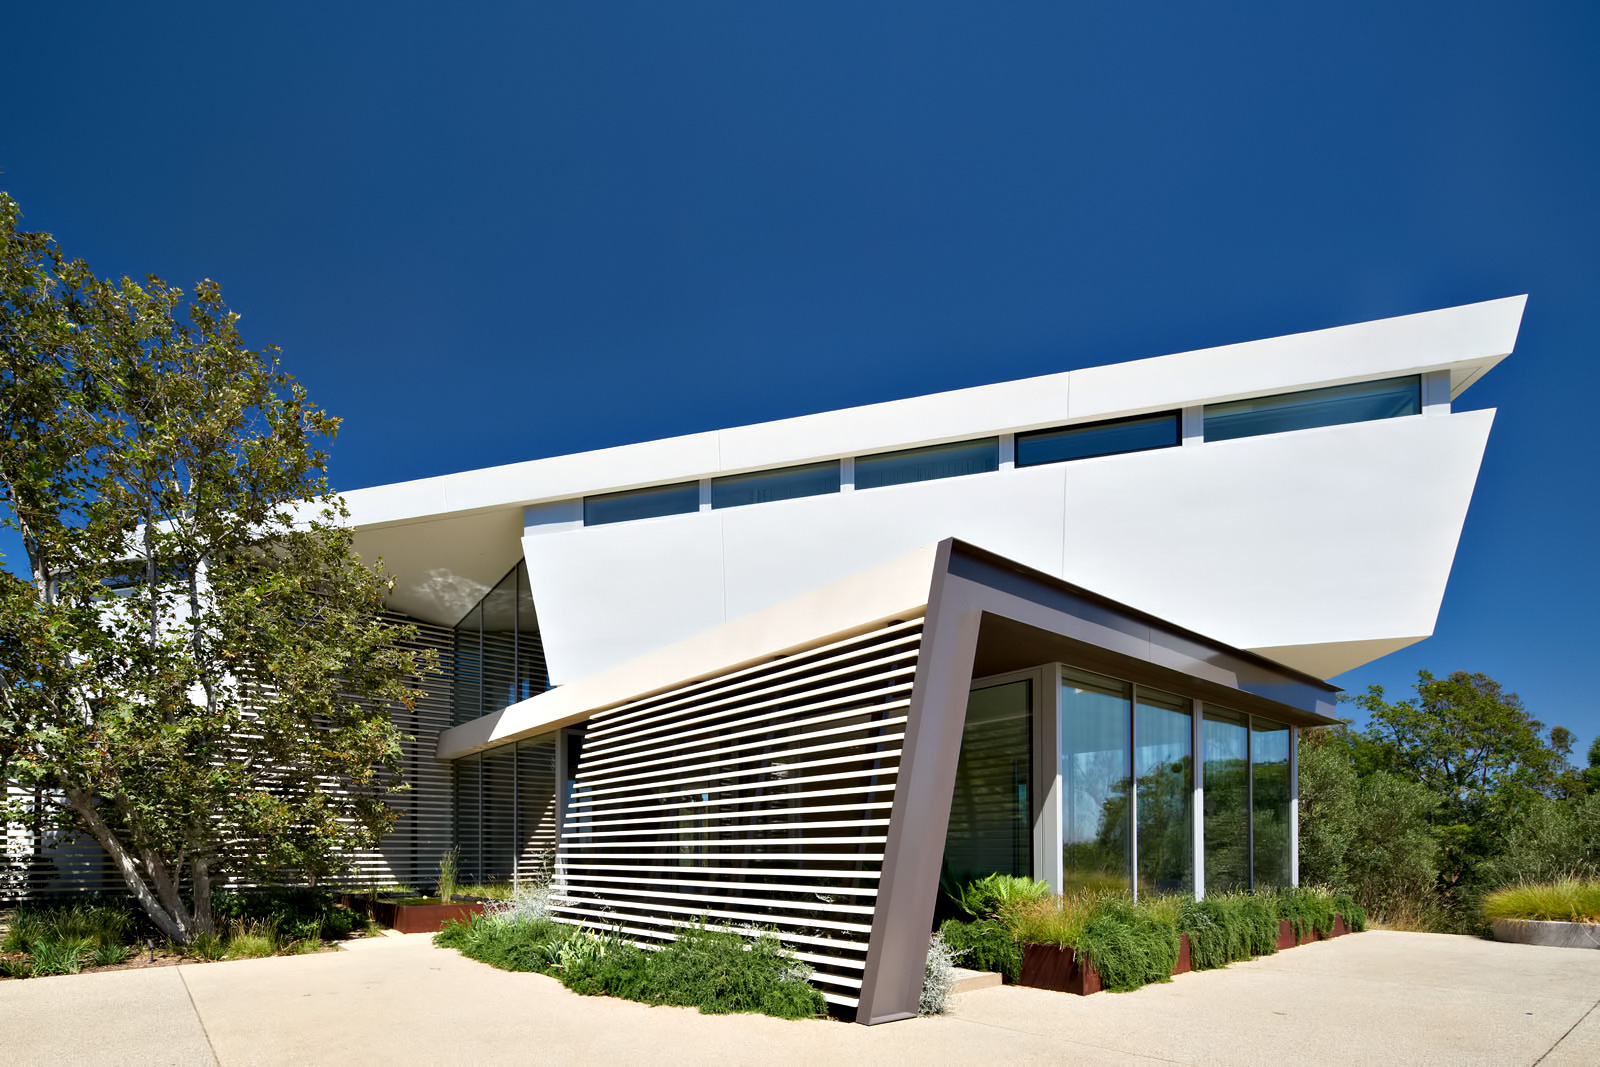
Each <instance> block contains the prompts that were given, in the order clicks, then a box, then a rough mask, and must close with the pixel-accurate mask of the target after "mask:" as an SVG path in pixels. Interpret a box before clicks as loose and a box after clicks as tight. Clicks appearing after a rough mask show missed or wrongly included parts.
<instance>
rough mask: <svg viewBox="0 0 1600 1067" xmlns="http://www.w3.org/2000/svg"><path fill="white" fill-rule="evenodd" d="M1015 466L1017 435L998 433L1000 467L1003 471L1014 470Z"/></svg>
mask: <svg viewBox="0 0 1600 1067" xmlns="http://www.w3.org/2000/svg"><path fill="white" fill-rule="evenodd" d="M1016 466H1017V435H1016V434H1014V433H1003V434H1001V435H1000V469H1001V470H1003V471H1008V470H1014V469H1015V468H1016Z"/></svg>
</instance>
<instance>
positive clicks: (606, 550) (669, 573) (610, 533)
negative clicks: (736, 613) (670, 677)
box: [523, 512, 725, 685]
mask: <svg viewBox="0 0 1600 1067" xmlns="http://www.w3.org/2000/svg"><path fill="white" fill-rule="evenodd" d="M523 548H524V551H525V552H526V554H527V560H528V584H529V587H530V588H531V589H532V590H533V600H534V603H535V604H537V605H538V611H539V628H540V632H541V634H542V636H543V639H544V653H545V662H546V664H548V666H549V668H550V684H551V685H561V684H564V683H566V682H569V681H572V680H573V679H575V678H581V677H583V676H584V675H586V674H592V673H594V672H595V671H599V670H602V669H604V668H606V667H609V666H612V665H613V664H617V663H621V662H623V661H624V660H629V659H632V658H634V657H635V656H638V655H640V654H642V653H644V652H648V651H649V650H650V649H652V648H659V647H661V646H662V645H668V644H671V643H672V642H674V641H677V640H679V639H681V638H683V637H687V636H689V635H690V634H696V633H699V632H700V631H702V630H709V629H711V628H712V627H713V626H718V625H721V623H722V622H723V621H724V619H725V616H724V613H723V604H722V581H723V575H722V570H723V568H722V536H721V532H720V522H719V520H718V518H717V514H716V513H715V512H695V513H692V514H688V515H668V516H664V517H662V518H656V519H640V520H638V521H637V522H618V523H612V524H609V525H606V526H587V527H581V528H579V529H575V530H565V531H562V532H559V533H545V534H530V535H528V536H526V537H524V538H523Z"/></svg>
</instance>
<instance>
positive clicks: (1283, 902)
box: [1278, 888, 1338, 939]
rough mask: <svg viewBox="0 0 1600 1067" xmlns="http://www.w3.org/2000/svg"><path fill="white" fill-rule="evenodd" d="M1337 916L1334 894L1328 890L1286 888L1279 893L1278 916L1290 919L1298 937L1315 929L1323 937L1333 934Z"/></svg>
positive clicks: (1302, 936) (1305, 935)
mask: <svg viewBox="0 0 1600 1067" xmlns="http://www.w3.org/2000/svg"><path fill="white" fill-rule="evenodd" d="M1337 916H1338V911H1337V910H1336V909H1335V908H1334V905H1333V894H1332V893H1329V892H1328V891H1327V890H1320V889H1304V888H1301V889H1285V890H1282V891H1281V892H1280V893H1279V894H1278V918H1279V919H1287V920H1289V926H1290V927H1291V928H1292V929H1293V930H1294V935H1295V937H1297V938H1302V939H1303V938H1305V937H1308V936H1310V934H1311V932H1312V931H1313V930H1315V931H1316V932H1317V933H1318V934H1319V935H1320V936H1322V937H1327V936H1329V935H1331V934H1332V933H1333V921H1334V919H1335V918H1336V917H1337Z"/></svg>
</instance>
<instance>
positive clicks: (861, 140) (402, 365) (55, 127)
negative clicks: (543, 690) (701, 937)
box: [0, 0, 1600, 746]
mask: <svg viewBox="0 0 1600 1067" xmlns="http://www.w3.org/2000/svg"><path fill="white" fill-rule="evenodd" d="M251 7H258V8H261V9H263V10H259V11H255V10H250V8H251ZM0 32H3V34H4V36H5V39H6V46H5V49H4V53H5V54H4V59H3V60H0V168H3V173H0V188H6V189H8V190H9V191H11V192H12V193H13V194H14V195H15V196H16V197H17V198H18V199H19V200H20V201H21V203H22V206H23V210H24V211H25V212H26V214H27V217H26V224H27V225H28V226H29V227H30V228H33V229H41V230H48V231H51V232H53V233H54V234H55V235H56V236H57V238H58V239H59V240H60V242H61V243H62V244H63V245H64V246H65V248H66V249H67V250H68V251H69V252H71V253H73V254H76V255H80V256H83V257H85V258H87V259H88V260H89V261H90V262H91V263H92V264H93V265H94V266H95V268H96V269H97V270H98V271H99V272H100V273H102V274H113V273H116V274H120V273H132V274H135V275H142V274H144V273H147V272H153V273H156V274H159V275H161V276H163V277H165V278H166V279H168V280H169V281H173V282H176V283H179V284H184V285H190V284H192V283H193V282H194V280H196V279H198V278H201V277H211V278H215V279H217V280H218V281H220V282H221V283H222V285H223V291H224V295H225V296H226V297H227V299H228V300H229V302H230V303H231V305H232V306H233V307H234V308H235V309H236V310H238V311H240V312H242V313H243V315H244V321H243V324H242V326H243V328H244V330H245V334H246V338H247V339H248V340H249V341H250V342H251V343H253V344H257V345H266V344H278V345H281V346H282V347H283V349H284V361H285V364H286V366H287V368H288V369H289V370H290V371H291V372H292V373H294V374H296V375H297V376H299V378H300V379H301V380H302V381H304V382H305V384H306V385H307V387H308V388H309V389H310V391H311V394H312V397H313V398H314V399H315V400H317V401H318V402H319V403H321V404H322V405H324V406H325V407H327V408H328V409H329V410H331V411H333V412H334V413H336V414H339V415H342V416H343V417H344V418H345V426H344V431H343V433H342V434H341V436H340V438H339V441H338V443H337V445H336V447H335V450H334V458H333V476H334V481H335V484H337V485H338V486H340V487H342V488H356V487H359V486H366V485H372V484H376V483H382V482H389V481H398V480H402V479H406V478H413V477H420V476H423V475H431V474H441V473H446V472H451V471H458V470H463V469H467V468H472V467H479V466H488V465H492V464H497V463H506V462H512V461H516V460H522V459H529V458H533V457H537V456H545V455H552V454H558V453H563V452H570V451H577V450H582V449H588V448H596V447H602V446H606V445H613V444H619V443H622V442H627V441H637V440H644V439H649V438H654V437H660V436H664V435H668V434H675V433H684V432H689V431H695V430H704V429H711V428H715V427H719V426H725V425H730V424H735V423H742V422H754V421H760V420H764V419H771V418H779V417H783V416H788V415H796V414H802V413H805V412H811V411H818V410H827V409H831V408H836V407H842V406H846V405H851V404H861V403H869V402H872V401H878V400H887V399H892V398H896V397H902V396H908V395H913V394H918V393H925V392H933V391H937V390H941V389H950V388H956V387H960V386H967V385H974V384H979V383H983V382H990V381H998V380H1004V379H1010V378H1019V377H1023V376H1027V375H1034V374H1042V373H1047V372H1051V371H1057V370H1064V369H1070V368H1073V367H1080V366H1091V365H1097V364H1101V363H1108V362H1115V361H1120V360H1126V359H1134V358H1139V357H1143V356H1151V355H1159V354H1163V353H1167V352H1173V351H1182V350H1185V349H1191V348H1199V347H1203V346H1207V345H1216V344H1223V343H1227V342H1232V341H1241V340H1248V339H1252V338H1258V337H1268V336H1273V335H1277V334H1282V333H1289V332H1295V331H1300V330H1308V329H1315V328H1319V327H1325V326H1334V325H1339V324H1342V323H1347V322H1354V321H1360V320H1363V319H1370V318H1377V317H1382V316H1387V315H1397V314H1404V313H1408V312H1414V311H1422V310H1426V309H1429V308H1435V307H1442V306H1447V305H1452V304H1459V303H1465V302H1469V301H1475V300H1484V299H1489V298H1493V297H1500V296H1507V295H1511V294H1515V293H1529V294H1531V296H1530V300H1529V304H1528V312H1527V316H1526V318H1525V319H1524V323H1523V330H1522V335H1521V339H1520V341H1519V343H1518V348H1517V352H1516V353H1515V355H1514V356H1513V357H1512V358H1511V359H1510V360H1508V361H1506V362H1505V363H1504V364H1502V366H1501V367H1500V369H1498V370H1496V371H1495V372H1494V373H1493V374H1492V375H1490V376H1489V377H1488V378H1487V379H1485V380H1484V381H1483V382H1482V383H1481V384H1479V385H1478V386H1476V387H1474V388H1473V389H1472V390H1471V392H1469V393H1468V394H1467V396H1466V398H1465V400H1466V403H1465V405H1464V406H1466V407H1497V408H1499V409H1500V415H1499V417H1498V419H1497V421H1496V424H1495V430H1494V434H1493V436H1492V438H1491V440H1490V445H1489V451H1488V456H1487V459H1486V461H1485V465H1484V469H1483V474H1482V477H1481V479H1480V481H1479V483H1478V489H1477V495H1476V497H1475V498H1474V502H1473V506H1472V511H1471V514H1470V515H1469V517H1468V519H1467V525H1466V530H1465V532H1464V534H1463V537H1462V542H1461V548H1460V552H1459V554H1458V556H1457V558H1456V565H1455V572H1454V574H1453V576H1452V579H1451V583H1450V589H1449V592H1448V594H1447V595H1446V597H1445V602H1444V608H1443V611H1442V612H1441V614H1440V617H1439V624H1438V631H1437V634H1436V635H1435V636H1434V637H1433V638H1432V639H1431V640H1428V641H1426V642H1424V643H1422V644H1421V645H1418V646H1415V647H1413V648H1412V649H1408V650H1406V651H1403V652H1400V653H1397V654H1395V655H1393V656H1390V657H1388V658H1386V659H1385V660H1381V661H1379V662H1377V663H1375V664H1372V665H1371V666H1369V667H1366V668H1363V669H1361V670H1358V671H1354V672H1352V673H1351V674H1349V675H1347V676H1345V677H1343V678H1340V679H1336V680H1337V681H1338V682H1340V684H1343V685H1345V686H1346V687H1348V688H1352V689H1356V688H1362V687H1364V686H1365V685H1366V684H1368V683H1369V682H1381V683H1383V684H1385V685H1387V686H1388V687H1389V688H1390V691H1391V694H1393V695H1398V691H1401V690H1406V687H1407V686H1408V684H1409V682H1410V680H1412V679H1414V677H1415V672H1416V670H1417V668H1419V667H1427V668H1429V669H1431V670H1433V671H1435V672H1437V673H1444V672H1447V671H1450V670H1454V669H1458V668H1464V669H1468V670H1479V671H1485V672H1487V673H1489V674H1491V675H1493V676H1494V677H1496V678H1498V679H1499V680H1500V681H1502V682H1503V683H1504V684H1505V685H1506V686H1507V687H1508V688H1510V689H1513V690H1516V691H1518V692H1520V693H1521V694H1522V696H1523V697H1524V699H1525V700H1526V702H1527V703H1528V704H1529V706H1530V707H1531V708H1532V709H1533V710H1534V712H1535V714H1537V715H1538V716H1539V717H1540V718H1542V719H1544V720H1545V721H1546V722H1547V723H1561V724H1565V725H1567V726H1569V727H1570V728H1572V729H1574V730H1575V731H1577V733H1578V734H1579V735H1580V738H1581V739H1582V742H1583V744H1584V745H1585V746H1586V745H1587V742H1588V740H1589V739H1590V738H1592V737H1594V736H1595V735H1596V734H1597V733H1600V703H1597V701H1596V700H1595V697H1594V690H1595V686H1594V682H1593V676H1594V673H1595V672H1594V668H1595V666H1596V663H1597V662H1600V657H1597V656H1596V653H1595V649H1594V644H1595V639H1596V636H1597V627H1596V625H1595V622H1594V618H1595V612H1596V609H1597V606H1600V567H1597V564H1596V537H1595V532H1594V531H1595V528H1596V524H1597V523H1596V520H1597V518H1600V502H1597V499H1596V497H1597V489H1600V484H1597V483H1600V476H1597V460H1600V446H1597V444H1596V437H1597V434H1596V430H1595V423H1596V419H1595V416H1594V408H1595V406H1596V399H1597V395H1600V389H1597V385H1600V381H1597V377H1600V376H1597V371H1596V364H1595V359H1594V351H1595V340H1596V338H1597V337H1600V121H1597V108H1596V102H1597V101H1600V61H1597V60H1596V55H1597V54H1600V5H1596V4H1594V3H1570V4H1560V3H1545V4H1529V3H1525V2H1524V3H1499V4H1484V3H1462V2H1450V3H1437V4H1431V3H1427V4H1424V3H1412V4H1405V3H1401V4H1397V3H1395V2H1394V0H1384V2H1379V3H1344V4H1339V5H1324V4H1318V5H1310V4H1293V3H1289V4H1286V3H1283V2H1271V3H1267V2H1263V3H1248V4H1236V5H1227V4H1203V5H1189V4H1178V3H1171V4H1139V3H1131V2H1128V0H1119V2H1116V3H1106V4H1096V5H1091V4H1082V3H1067V2H1057V3H1043V4H1020V3H997V2H994V0H988V2H981V3H970V4H951V3H937V2H933V0H920V2H914V3H899V4H895V3H872V2H861V0H853V2H849V3H820V2H817V0H806V2H794V3H777V2H763V3H749V2H736V3H733V2H730V3H717V4H710V3H688V2H678V3H660V2H649V3H564V4H552V3H522V4H503V5H481V4H457V5H439V4H426V5H424V4H411V3H386V4H382V5H379V4H375V3H374V4H364V5H342V4H337V3H319V4H305V5H290V4H272V5H231V4H223V5H217V4H193V5H179V4H163V3H154V4H141V5H120V6H115V7H113V6H109V5H107V6H102V5H89V6H83V5H72V4H59V3H57V4H50V3H44V2H33V3H19V4H13V5H10V6H9V7H8V8H7V11H6V14H5V16H4V17H3V20H0ZM1371 519H1372V521H1373V522H1375V523H1383V522H1384V521H1385V517H1384V516H1383V515H1382V514H1381V513H1374V514H1373V515H1372V516H1371ZM1406 691H1408V690H1406Z"/></svg>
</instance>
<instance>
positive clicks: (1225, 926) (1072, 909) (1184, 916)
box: [940, 889, 1367, 991]
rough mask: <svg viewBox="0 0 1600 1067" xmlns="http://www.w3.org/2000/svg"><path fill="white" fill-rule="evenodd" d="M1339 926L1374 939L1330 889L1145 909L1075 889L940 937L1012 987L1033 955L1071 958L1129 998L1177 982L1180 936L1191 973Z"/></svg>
mask: <svg viewBox="0 0 1600 1067" xmlns="http://www.w3.org/2000/svg"><path fill="white" fill-rule="evenodd" d="M1339 918H1343V919H1344V921H1345V925H1346V926H1347V927H1348V928H1349V929H1350V930H1352V931H1359V930H1364V929H1366V925H1367V914H1366V911H1365V909H1363V908H1362V907H1361V906H1360V905H1359V904H1357V903H1356V902H1355V901H1353V900H1352V899H1351V898H1350V897H1349V896H1348V895H1347V894H1334V893H1332V892H1329V891H1327V890H1324V889H1286V890H1267V891H1262V892H1259V893H1213V894H1210V895H1208V896H1207V897H1206V898H1205V899H1204V900H1194V899H1192V898H1189V897H1185V896H1177V895H1151V896H1146V897H1142V898H1141V899H1140V900H1139V901H1138V903H1135V902H1134V901H1133V900H1132V899H1131V898H1130V897H1129V896H1128V895H1127V894H1126V893H1125V892H1106V891H1095V890H1083V889H1075V890H1074V891H1073V892H1072V893H1069V894H1067V895H1065V896H1060V897H1049V896H1046V897H1043V898H1040V899H1033V900H1024V901H1021V902H1016V903H1012V904H1008V905H1006V906H1005V907H1003V908H1001V909H1000V913H999V917H998V918H997V919H993V920H979V921H978V922H972V923H959V922H954V921H951V922H946V923H945V924H944V925H943V926H942V927H941V928H940V932H941V934H942V937H943V940H944V942H945V943H946V944H948V945H950V946H952V947H954V948H957V949H959V950H962V958H961V961H960V962H961V963H962V965H963V966H967V967H974V968H979V969H982V970H993V971H999V972H1001V973H1002V974H1004V975H1005V976H1006V978H1007V979H1008V980H1011V981H1015V980H1016V978H1017V976H1018V973H1019V972H1020V970H1021V957H1022V954H1023V953H1024V952H1025V946H1027V945H1053V946H1055V947H1057V948H1071V949H1074V950H1076V951H1078V952H1079V953H1081V954H1082V955H1083V956H1084V957H1086V958H1087V959H1088V960H1089V962H1090V963H1091V964H1092V965H1093V966H1094V968H1095V970H1096V972H1097V973H1098V974H1099V975H1100V979H1101V983H1102V984H1103V985H1104V987H1105V988H1107V989H1110V990H1117V991H1121V990H1129V989H1137V988H1139V987H1140V986H1143V985H1147V984H1149V983H1151V982H1164V981H1166V980H1168V979H1169V978H1170V977H1171V975H1172V969H1173V967H1174V966H1175V965H1176V963H1177V960H1178V953H1179V951H1180V946H1179V935H1180V934H1187V935H1188V936H1189V959H1190V966H1191V967H1193V968H1194V969H1195V970H1206V969H1209V968H1213V967H1225V966H1227V965H1228V964H1230V963H1233V962H1235V961H1237V960H1246V959H1250V958H1252V957H1254V956H1264V955H1268V954H1270V953H1273V952H1276V951H1277V945H1278V924H1279V921H1280V920H1287V921H1288V922H1289V923H1290V924H1291V926H1292V928H1293V929H1294V930H1295V931H1296V933H1297V935H1298V936H1300V937H1305V936H1308V935H1309V934H1311V933H1312V932H1316V933H1318V934H1320V935H1322V936H1324V937H1326V936H1328V935H1329V934H1331V933H1332V932H1333V929H1334V924H1335V921H1336V920H1337V919H1339ZM1013 952H1014V953H1015V956H1013V955H1011V954H1012V953H1013ZM1013 959H1014V960H1015V964H1014V966H1013V964H1012V960H1013Z"/></svg>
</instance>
